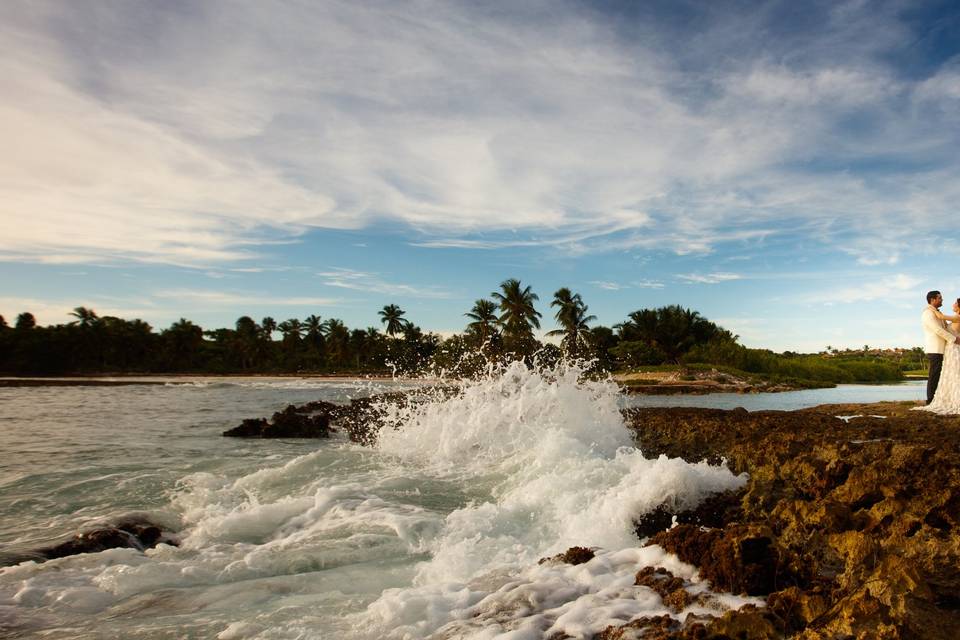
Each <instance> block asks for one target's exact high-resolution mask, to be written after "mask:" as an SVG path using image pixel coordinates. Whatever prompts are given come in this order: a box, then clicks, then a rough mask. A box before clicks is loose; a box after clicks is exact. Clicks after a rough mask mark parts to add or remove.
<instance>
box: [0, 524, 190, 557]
mask: <svg viewBox="0 0 960 640" xmlns="http://www.w3.org/2000/svg"><path fill="white" fill-rule="evenodd" d="M161 542H162V543H164V544H169V545H172V546H177V545H178V544H179V543H178V542H177V541H176V539H174V538H173V537H172V536H170V535H169V533H167V532H164V530H163V529H161V528H160V527H159V526H157V525H156V524H154V523H152V522H149V521H147V520H124V521H121V522H118V523H116V524H111V525H107V526H104V527H101V528H98V529H91V530H90V531H84V532H83V533H78V534H77V535H75V536H73V537H72V538H70V539H69V540H67V541H66V542H61V543H60V544H57V545H54V546H52V547H43V548H40V549H34V550H32V551H28V552H26V553H21V554H10V555H7V556H5V557H4V558H3V562H2V564H6V565H12V564H18V563H20V562H24V561H27V560H34V561H38V562H43V561H44V560H53V559H55V558H65V557H67V556H75V555H78V554H81V553H99V552H100V551H106V550H107V549H137V550H139V551H146V550H147V549H152V548H153V547H155V546H157V545H158V544H160V543H161Z"/></svg>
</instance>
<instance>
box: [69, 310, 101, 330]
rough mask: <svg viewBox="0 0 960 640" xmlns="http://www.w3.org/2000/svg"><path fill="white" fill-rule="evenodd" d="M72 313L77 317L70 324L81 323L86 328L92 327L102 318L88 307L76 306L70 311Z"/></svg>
mask: <svg viewBox="0 0 960 640" xmlns="http://www.w3.org/2000/svg"><path fill="white" fill-rule="evenodd" d="M70 315H71V316H73V317H74V318H76V320H74V321H73V322H71V323H70V324H79V325H80V326H81V327H84V328H88V327H92V326H93V325H95V324H97V321H98V320H99V319H100V318H99V317H97V313H96V312H95V311H94V310H93V309H87V308H86V307H76V308H74V310H73V311H71V312H70Z"/></svg>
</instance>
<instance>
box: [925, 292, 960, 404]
mask: <svg viewBox="0 0 960 640" xmlns="http://www.w3.org/2000/svg"><path fill="white" fill-rule="evenodd" d="M942 305H943V296H942V295H940V292H939V291H931V292H929V293H928V294H927V308H926V309H924V310H923V314H922V315H921V316H920V320H921V322H922V323H923V334H924V336H925V337H926V349H925V350H926V352H927V360H929V361H930V374H929V375H928V377H927V404H930V403H931V402H933V396H935V395H936V394H937V385H939V384H940V370H941V369H942V368H943V352H944V350H945V349H946V348H947V344H948V343H950V342H956V343H957V344H960V338H958V337H957V336H954V335H953V334H952V333H950V332H949V331H947V327H946V325H945V323H944V322H943V321H942V320H940V319H939V318H937V314H936V313H935V311H936V310H937V309H939V308H940V307H941V306H942Z"/></svg>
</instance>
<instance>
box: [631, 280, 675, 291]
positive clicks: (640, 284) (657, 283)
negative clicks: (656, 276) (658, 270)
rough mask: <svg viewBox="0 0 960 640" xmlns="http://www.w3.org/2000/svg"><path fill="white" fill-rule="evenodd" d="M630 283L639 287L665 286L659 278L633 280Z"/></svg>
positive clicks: (656, 287) (654, 287)
mask: <svg viewBox="0 0 960 640" xmlns="http://www.w3.org/2000/svg"><path fill="white" fill-rule="evenodd" d="M630 284H631V285H633V286H634V287H637V288H639V289H663V288H664V287H665V286H666V285H664V284H663V283H662V282H660V281H659V280H634V281H633V282H631V283H630Z"/></svg>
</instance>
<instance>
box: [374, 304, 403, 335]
mask: <svg viewBox="0 0 960 640" xmlns="http://www.w3.org/2000/svg"><path fill="white" fill-rule="evenodd" d="M405 313H406V311H404V310H403V309H401V308H400V307H398V306H397V305H395V304H388V305H387V306H385V307H384V308H383V309H381V310H380V312H379V315H380V322H382V323H384V324H385V325H387V329H386V331H387V335H389V336H395V335H397V334H398V333H401V332H402V331H403V327H404V325H405V324H407V321H406V320H404V319H403V315H404V314H405Z"/></svg>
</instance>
